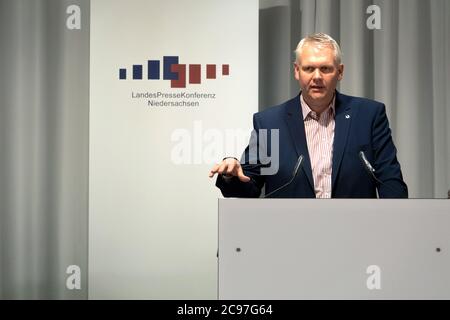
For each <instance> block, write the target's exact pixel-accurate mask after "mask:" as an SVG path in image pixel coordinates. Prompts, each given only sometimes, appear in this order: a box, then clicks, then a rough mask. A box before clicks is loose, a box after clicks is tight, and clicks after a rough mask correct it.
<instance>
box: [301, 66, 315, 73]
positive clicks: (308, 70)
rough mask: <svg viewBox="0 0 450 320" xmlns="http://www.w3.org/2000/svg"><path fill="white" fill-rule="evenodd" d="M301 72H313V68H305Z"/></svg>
mask: <svg viewBox="0 0 450 320" xmlns="http://www.w3.org/2000/svg"><path fill="white" fill-rule="evenodd" d="M303 70H305V71H306V72H313V71H314V68H313V67H305V68H303Z"/></svg>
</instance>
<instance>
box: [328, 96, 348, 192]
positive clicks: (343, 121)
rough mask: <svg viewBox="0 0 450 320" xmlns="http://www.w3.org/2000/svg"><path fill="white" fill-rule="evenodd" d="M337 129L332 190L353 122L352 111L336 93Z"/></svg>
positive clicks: (335, 129)
mask: <svg viewBox="0 0 450 320" xmlns="http://www.w3.org/2000/svg"><path fill="white" fill-rule="evenodd" d="M335 108H336V109H335V110H336V115H335V127H334V142H333V169H332V173H331V176H332V183H331V186H332V190H333V188H334V185H335V183H336V177H337V176H338V173H339V169H340V166H341V161H342V156H343V154H344V151H345V146H346V145H347V138H348V133H349V129H350V124H351V121H352V109H351V107H350V106H349V105H348V104H346V102H345V98H344V96H342V95H341V94H340V93H339V92H337V91H336V101H335Z"/></svg>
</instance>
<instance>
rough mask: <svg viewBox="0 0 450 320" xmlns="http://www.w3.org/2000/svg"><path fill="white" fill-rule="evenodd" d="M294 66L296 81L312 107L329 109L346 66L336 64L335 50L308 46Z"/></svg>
mask: <svg viewBox="0 0 450 320" xmlns="http://www.w3.org/2000/svg"><path fill="white" fill-rule="evenodd" d="M298 60H299V61H298V62H297V63H295V64H294V69H295V79H297V80H298V82H299V84H300V88H301V89H302V95H303V98H304V99H305V101H306V103H308V105H309V106H310V107H322V108H324V107H327V106H328V104H329V103H330V102H331V99H332V98H333V95H334V91H335V89H336V86H337V83H338V81H340V80H341V79H342V75H343V72H344V65H343V64H340V65H337V64H336V62H335V56H334V50H333V49H332V48H331V47H328V46H322V47H317V46H314V45H311V44H306V45H305V46H304V47H303V50H302V51H301V55H300V56H299V57H298Z"/></svg>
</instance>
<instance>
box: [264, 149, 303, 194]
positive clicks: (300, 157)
mask: <svg viewBox="0 0 450 320" xmlns="http://www.w3.org/2000/svg"><path fill="white" fill-rule="evenodd" d="M303 159H304V157H303V155H302V154H301V155H300V156H299V157H298V159H297V163H296V164H295V167H294V171H293V172H292V178H291V179H290V180H289V181H288V182H286V183H285V184H283V185H282V186H281V187H279V188H277V189H275V190H273V191H272V192H269V193H268V194H265V195H264V197H262V198H267V197H269V196H271V195H273V194H274V193H276V192H278V191H280V190H282V189H284V188H286V187H287V186H288V185H290V184H291V183H292V182H293V181H294V180H295V178H296V177H297V175H298V172H299V171H300V167H301V166H302V164H303Z"/></svg>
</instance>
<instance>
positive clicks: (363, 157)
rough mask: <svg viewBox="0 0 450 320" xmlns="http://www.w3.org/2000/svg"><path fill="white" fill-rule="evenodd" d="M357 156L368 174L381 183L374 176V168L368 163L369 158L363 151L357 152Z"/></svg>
mask: <svg viewBox="0 0 450 320" xmlns="http://www.w3.org/2000/svg"><path fill="white" fill-rule="evenodd" d="M359 158H360V159H361V161H362V163H363V165H364V168H365V169H366V170H367V172H368V173H369V175H370V176H371V177H372V178H373V179H374V180H375V181H376V182H378V183H379V184H383V182H381V181H380V180H379V179H378V178H377V177H376V176H375V169H374V168H373V167H372V165H371V164H370V162H369V160H367V158H366V155H365V154H364V151H360V152H359Z"/></svg>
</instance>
